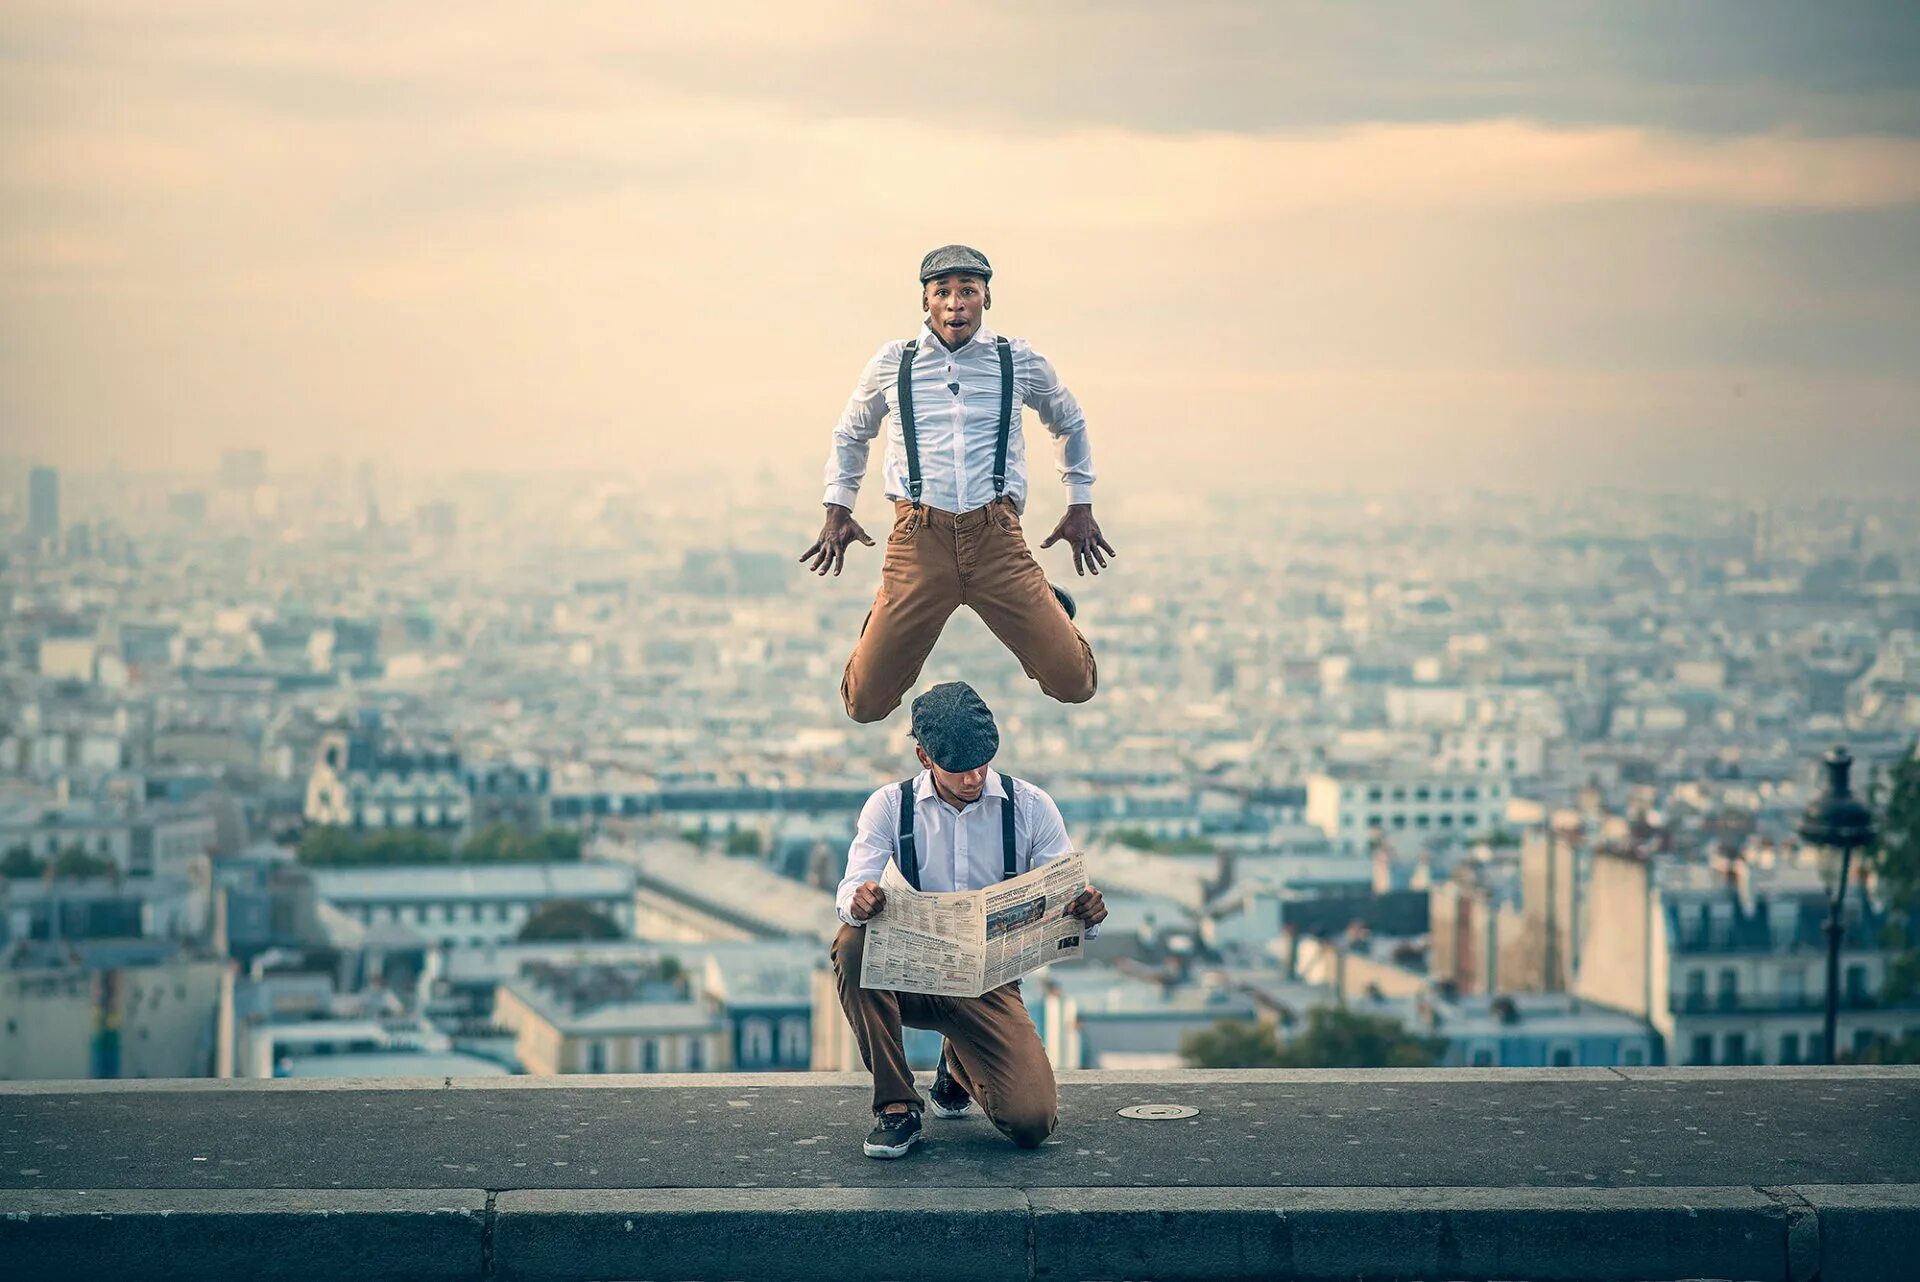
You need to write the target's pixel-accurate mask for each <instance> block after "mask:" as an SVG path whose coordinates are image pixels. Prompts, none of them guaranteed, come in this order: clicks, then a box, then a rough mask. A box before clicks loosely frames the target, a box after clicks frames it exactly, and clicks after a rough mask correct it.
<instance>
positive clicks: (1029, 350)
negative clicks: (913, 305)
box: [824, 324, 1093, 512]
mask: <svg viewBox="0 0 1920 1282" xmlns="http://www.w3.org/2000/svg"><path fill="white" fill-rule="evenodd" d="M1007 341H1008V345H1009V346H1010V347H1011V348H1012V349H1013V383H1014V397H1013V423H1012V426H1011V427H1010V428H1009V430H1008V434H1007V494H1008V495H1010V496H1011V497H1012V499H1013V503H1014V509H1015V510H1016V511H1019V512H1025V511H1026V508H1027V449H1026V440H1025V438H1024V437H1023V436H1022V434H1021V430H1020V424H1021V407H1022V406H1023V405H1025V406H1031V407H1032V408H1033V412H1034V413H1035V414H1038V415H1039V416H1040V421H1041V422H1042V423H1044V424H1045V425H1046V428H1047V431H1048V432H1050V433H1051V434H1052V435H1053V437H1054V439H1055V441H1056V442H1058V447H1059V471H1060V479H1061V480H1062V481H1064V482H1065V483H1066V486H1067V502H1068V503H1091V502H1093V450H1092V447H1091V446H1089V445H1088V443H1087V422H1086V416H1085V415H1083V414H1082V413H1081V412H1080V403H1079V402H1078V401H1076V400H1074V399H1073V393H1072V392H1069V391H1068V390H1067V389H1066V387H1065V386H1063V385H1062V384H1061V382H1060V376H1059V375H1058V374H1056V373H1054V372H1053V365H1052V363H1051V362H1049V361H1048V360H1047V358H1046V357H1044V356H1042V355H1041V354H1040V353H1038V352H1036V351H1034V350H1033V347H1032V346H1031V345H1030V344H1029V343H1028V342H1027V341H1026V340H1025V339H1023V338H1013V339H1009V340H1007ZM919 342H920V345H919V347H918V348H917V349H915V352H914V358H913V422H914V427H915V430H916V435H917V436H918V437H919V439H920V480H921V483H922V486H923V488H922V490H921V492H920V501H921V502H922V503H925V504H926V505H927V506H928V507H936V508H940V509H941V510H943V511H947V512H971V511H972V510H973V509H975V508H977V507H985V506H986V505H987V504H988V503H991V502H993V497H994V495H993V453H994V446H995V444H996V443H997V442H998V440H999V438H1000V353H999V352H998V351H996V350H995V348H994V333H993V331H992V330H990V329H988V328H987V327H986V326H985V325H982V326H981V327H980V329H979V330H978V331H977V332H976V333H975V334H974V336H973V337H972V338H971V339H969V340H967V341H966V342H965V343H963V344H961V346H960V350H959V351H957V352H950V351H948V350H947V347H946V344H945V343H942V342H941V341H940V340H939V339H938V338H936V337H934V333H933V331H932V330H931V329H929V328H927V327H926V326H925V325H924V324H923V325H922V326H921V327H920V340H919ZM904 347H906V341H905V340H904V339H895V340H893V341H892V342H889V343H887V344H886V345H885V346H883V347H881V349H880V350H879V351H878V352H877V353H875V354H874V357H873V359H872V360H870V361H868V362H867V367H866V369H865V370H863V371H862V372H861V374H860V382H859V383H858V384H857V385H855V387H854V389H853V395H852V396H851V397H850V398H848V400H847V408H846V409H845V410H843V411H841V414H840V421H839V422H838V423H836V424H834V428H833V448H832V449H831V450H830V451H829V452H828V455H827V476H826V480H827V493H826V498H825V499H824V502H827V503H838V504H840V505H841V506H842V507H845V508H848V509H851V508H852V507H853V500H854V498H855V497H856V496H857V495H858V494H859V492H860V481H861V479H862V478H863V477H865V476H866V474H867V445H868V442H870V441H872V440H873V438H874V437H875V436H876V435H878V434H879V431H880V425H881V424H882V423H883V422H884V423H887V424H888V428H887V453H886V459H885V461H884V463H883V465H882V467H883V470H884V471H885V473H886V487H887V488H886V495H887V497H888V498H890V499H904V498H907V497H909V496H908V493H907V445H906V437H905V435H904V434H903V433H902V431H901V429H900V388H899V378H900V352H901V349H903V348H904ZM956 388H957V389H958V390H955V389H956Z"/></svg>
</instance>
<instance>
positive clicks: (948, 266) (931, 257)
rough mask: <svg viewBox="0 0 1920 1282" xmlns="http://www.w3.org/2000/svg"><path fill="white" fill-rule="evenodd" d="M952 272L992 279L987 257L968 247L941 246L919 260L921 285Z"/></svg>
mask: <svg viewBox="0 0 1920 1282" xmlns="http://www.w3.org/2000/svg"><path fill="white" fill-rule="evenodd" d="M954 272H970V273H971V274H973V275H975V276H978V277H979V278H980V279H981V280H992V279H993V265H992V264H991V263H989V262H988V261H987V256H986V255H985V254H983V253H981V252H980V251H979V250H977V249H974V248H972V247H971V246H968V245H942V246H940V248H938V249H936V250H934V251H933V252H932V253H930V254H928V255H927V256H926V257H925V258H922V259H921V260H920V283H921V284H922V285H924V284H926V283H927V282H928V281H930V280H932V279H933V278H934V277H935V276H948V275H951V274H952V273H954Z"/></svg>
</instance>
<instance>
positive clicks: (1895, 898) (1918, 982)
mask: <svg viewBox="0 0 1920 1282" xmlns="http://www.w3.org/2000/svg"><path fill="white" fill-rule="evenodd" d="M1867 801H1868V804H1870V805H1871V806H1872V807H1873V808H1874V810H1875V811H1877V812H1878V813H1876V814H1875V815H1874V828H1875V831H1876V845H1875V848H1874V851H1873V856H1872V859H1873V871H1874V878H1875V880H1876V882H1877V883H1878V886H1879V894H1880V898H1881V900H1882V901H1883V902H1884V903H1885V904H1886V907H1887V926H1886V934H1885V936H1884V937H1883V939H1882V942H1883V943H1885V944H1886V946H1887V947H1888V948H1889V949H1891V950H1892V956H1890V957H1889V958H1888V959H1887V982H1886V987H1885V988H1884V989H1883V990H1882V991H1883V994H1884V996H1885V997H1886V998H1887V999H1888V1000H1890V1001H1897V1000H1901V999H1903V998H1907V997H1911V996H1913V995H1914V993H1915V992H1920V938H1916V937H1915V932H1914V920H1915V916H1916V914H1920V743H1916V744H1915V745H1914V746H1913V747H1912V748H1911V749H1909V750H1908V751H1907V755H1906V756H1905V757H1903V758H1902V759H1901V760H1900V763H1899V764H1898V765H1896V766H1895V767H1894V768H1893V769H1892V770H1891V771H1889V772H1887V773H1885V774H1878V775H1876V776H1875V778H1874V781H1873V786H1872V788H1871V789H1869V791H1868V796H1867Z"/></svg>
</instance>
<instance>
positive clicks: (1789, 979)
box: [1780, 968, 1807, 1064]
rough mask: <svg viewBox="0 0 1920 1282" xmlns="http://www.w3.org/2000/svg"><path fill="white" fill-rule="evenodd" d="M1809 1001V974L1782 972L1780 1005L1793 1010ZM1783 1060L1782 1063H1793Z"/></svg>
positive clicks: (1792, 971) (1790, 971)
mask: <svg viewBox="0 0 1920 1282" xmlns="http://www.w3.org/2000/svg"><path fill="white" fill-rule="evenodd" d="M1806 1000H1807V972H1806V971H1804V970H1800V969H1798V968H1796V969H1793V970H1783V971H1781V972H1780V1004H1781V1005H1782V1006H1785V1007H1787V1008H1788V1009H1793V1008H1794V1007H1797V1006H1801V1005H1804V1004H1805V1003H1806ZM1792 1062H1793V1061H1791V1060H1782V1061H1781V1063H1783V1064H1784V1063H1792Z"/></svg>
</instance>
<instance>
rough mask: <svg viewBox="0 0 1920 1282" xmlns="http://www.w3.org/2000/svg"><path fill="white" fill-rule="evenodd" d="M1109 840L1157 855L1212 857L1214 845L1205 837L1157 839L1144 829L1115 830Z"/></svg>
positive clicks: (1108, 835) (1109, 835)
mask: <svg viewBox="0 0 1920 1282" xmlns="http://www.w3.org/2000/svg"><path fill="white" fill-rule="evenodd" d="M1107 840H1109V841H1111V842H1114V843H1115V844H1117V845H1121V846H1126V847H1128V848H1129V849H1132V850H1144V851H1147V852H1148V853H1150V854H1155V855H1210V854H1212V853H1213V843H1212V842H1210V841H1208V840H1206V839H1205V838H1204V837H1156V836H1154V835H1153V834H1152V833H1150V832H1148V831H1147V830H1146V829H1144V828H1115V829H1113V830H1112V831H1111V832H1109V833H1107Z"/></svg>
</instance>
